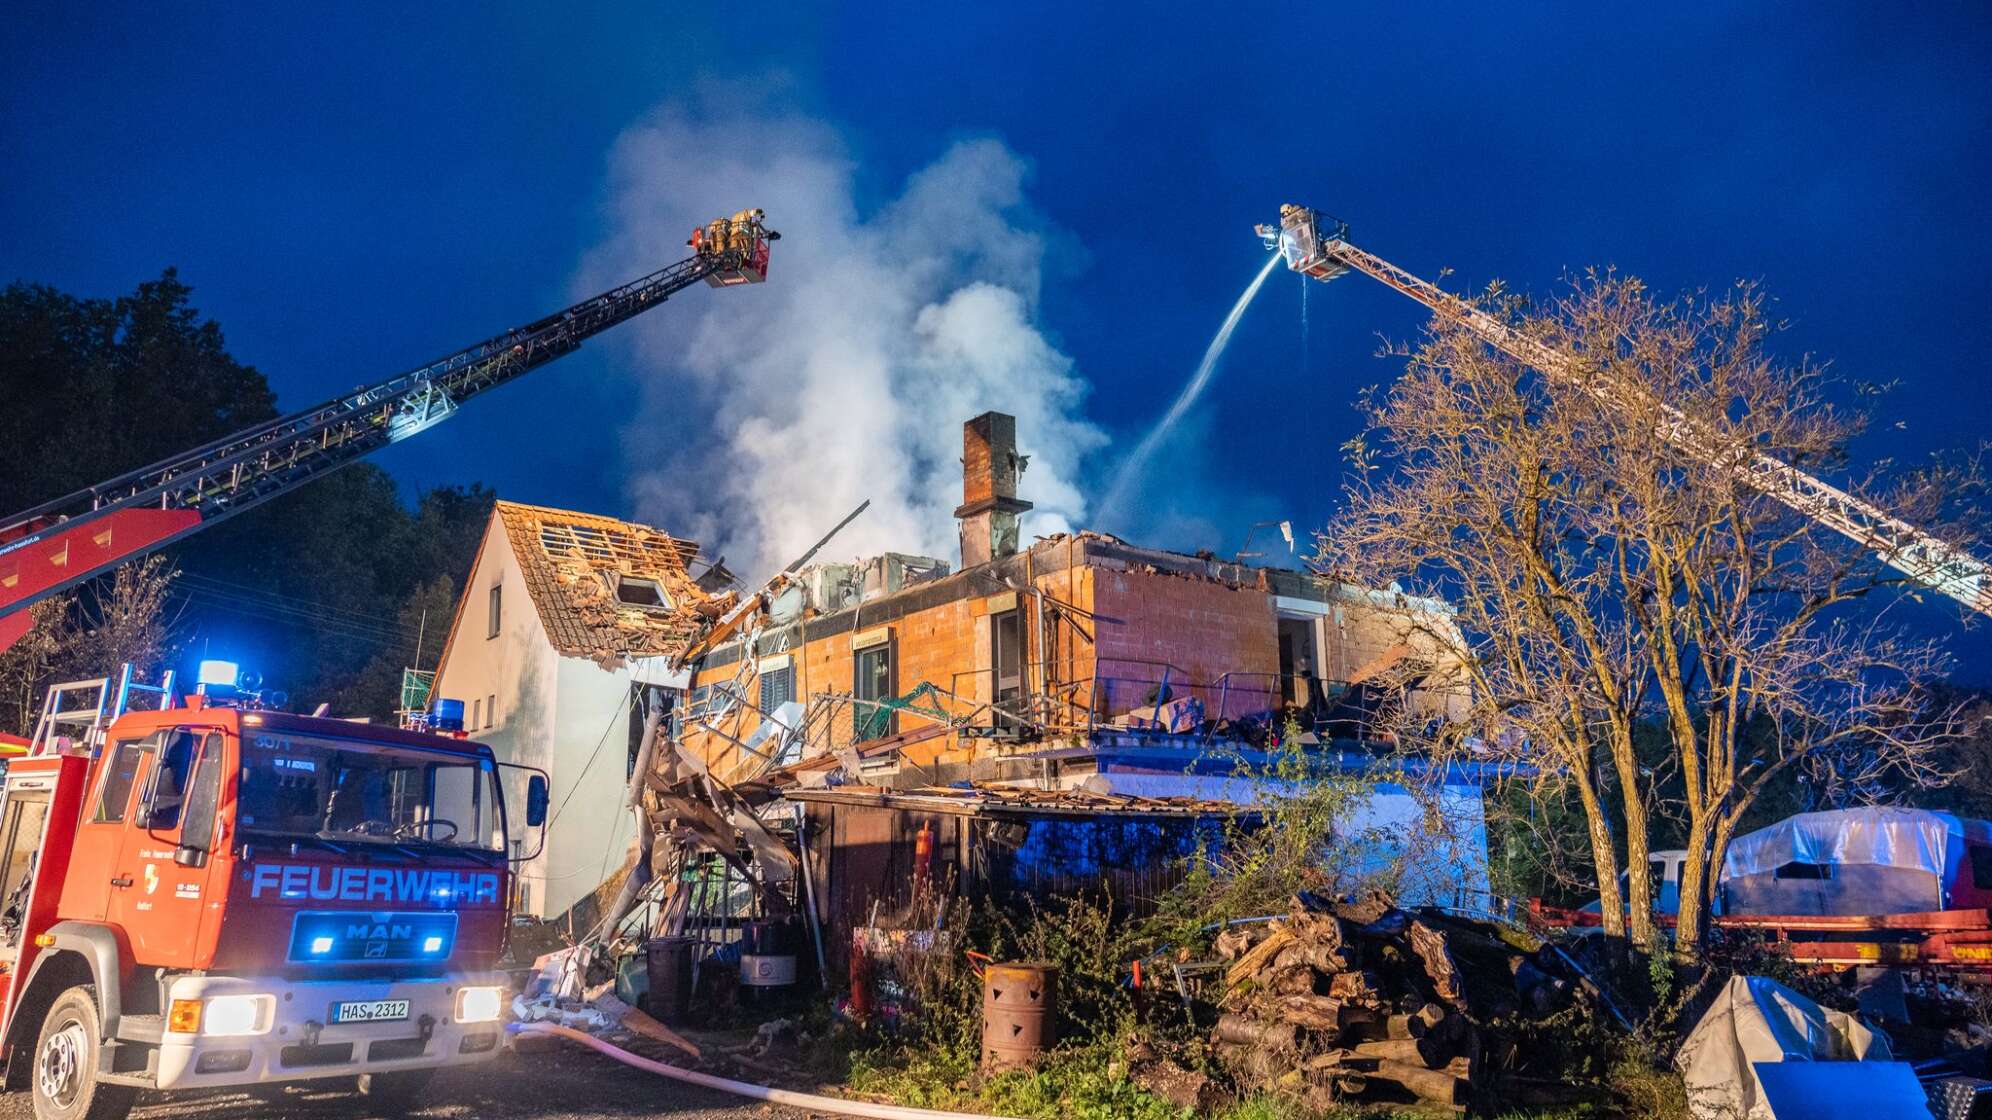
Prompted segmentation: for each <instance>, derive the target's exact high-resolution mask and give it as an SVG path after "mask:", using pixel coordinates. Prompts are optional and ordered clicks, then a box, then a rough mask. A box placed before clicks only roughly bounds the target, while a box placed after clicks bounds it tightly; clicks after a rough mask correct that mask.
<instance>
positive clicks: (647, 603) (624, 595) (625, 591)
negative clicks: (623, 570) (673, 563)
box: [614, 573, 672, 611]
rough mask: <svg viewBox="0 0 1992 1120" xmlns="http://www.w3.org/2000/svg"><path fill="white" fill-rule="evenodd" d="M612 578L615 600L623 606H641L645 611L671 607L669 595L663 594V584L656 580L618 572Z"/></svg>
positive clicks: (664, 609) (665, 609)
mask: <svg viewBox="0 0 1992 1120" xmlns="http://www.w3.org/2000/svg"><path fill="white" fill-rule="evenodd" d="M614 578H615V588H616V602H618V603H621V604H623V605H624V606H630V607H642V608H643V609H644V610H647V611H668V610H671V609H672V603H671V596H669V595H667V594H665V592H664V585H663V584H661V583H659V582H657V581H656V580H654V579H645V578H643V577H642V576H631V575H623V574H620V573H618V574H617V575H616V576H615V577H614Z"/></svg>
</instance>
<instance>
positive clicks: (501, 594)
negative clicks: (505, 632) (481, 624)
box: [484, 581, 505, 641]
mask: <svg viewBox="0 0 1992 1120" xmlns="http://www.w3.org/2000/svg"><path fill="white" fill-rule="evenodd" d="M484 614H485V620H486V621H485V631H484V639H485V641H490V640H491V639H493V638H496V637H497V636H498V634H499V632H500V628H501V627H502V626H503V624H504V619H505V584H504V583H503V582H502V581H501V582H498V583H494V584H492V585H491V591H490V594H489V595H488V596H487V597H486V599H485V608H484Z"/></svg>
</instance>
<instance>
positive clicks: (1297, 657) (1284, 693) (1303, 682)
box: [1279, 617, 1320, 708]
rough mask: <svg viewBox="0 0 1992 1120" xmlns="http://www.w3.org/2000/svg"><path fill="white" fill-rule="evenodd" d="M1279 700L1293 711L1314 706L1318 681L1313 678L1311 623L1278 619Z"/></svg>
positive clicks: (1313, 648) (1300, 620)
mask: <svg viewBox="0 0 1992 1120" xmlns="http://www.w3.org/2000/svg"><path fill="white" fill-rule="evenodd" d="M1279 635H1280V698H1281V699H1282V700H1285V701H1286V702H1287V703H1288V704H1291V705H1293V706H1295V707H1297V708H1305V707H1308V706H1309V705H1311V704H1313V703H1315V697H1314V695H1313V694H1314V692H1315V691H1317V690H1318V687H1319V680H1320V678H1319V677H1317V676H1315V665H1316V664H1317V661H1316V657H1315V644H1314V620H1313V619H1311V618H1284V617H1283V618H1281V619H1280V620H1279Z"/></svg>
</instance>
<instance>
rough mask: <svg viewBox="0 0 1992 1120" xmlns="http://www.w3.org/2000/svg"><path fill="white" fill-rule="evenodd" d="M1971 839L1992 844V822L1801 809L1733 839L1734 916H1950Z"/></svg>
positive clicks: (1727, 891) (1726, 870)
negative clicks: (1942, 912) (1932, 913)
mask: <svg viewBox="0 0 1992 1120" xmlns="http://www.w3.org/2000/svg"><path fill="white" fill-rule="evenodd" d="M1967 841H1969V842H1971V843H1976V844H1986V843H1992V825H1988V824H1986V823H1985V822H1984V821H1974V820H1966V819H1963V818H1959V817H1956V816H1953V815H1951V814H1949V813H1933V812H1926V811H1923V810H1920V809H1896V808H1884V807H1870V808H1865V809H1842V810H1836V811H1832V812H1824V813H1800V814H1798V815H1797V816H1794V817H1790V818H1788V819H1786V820H1782V821H1779V822H1778V823H1777V824H1774V825H1771V826H1770V827H1768V828H1761V829H1758V830H1757V831H1755V832H1752V833H1749V834H1748V835H1745V836H1739V837H1737V838H1736V840H1735V841H1734V842H1732V843H1731V845H1730V847H1729V854H1728V857H1727V858H1726V859H1725V860H1724V861H1723V868H1722V885H1723V891H1724V896H1723V902H1724V905H1725V907H1726V908H1727V911H1728V912H1729V913H1734V914H1903V913H1914V912H1918V911H1924V910H1942V909H1944V908H1945V907H1946V906H1947V905H1948V899H1947V894H1946V892H1947V891H1948V890H1949V888H1950V886H1951V885H1952V883H1953V882H1954V881H1955V880H1956V877H1957V871H1958V868H1959V867H1960V866H1962V865H1963V863H1964V860H1965V846H1966V843H1967Z"/></svg>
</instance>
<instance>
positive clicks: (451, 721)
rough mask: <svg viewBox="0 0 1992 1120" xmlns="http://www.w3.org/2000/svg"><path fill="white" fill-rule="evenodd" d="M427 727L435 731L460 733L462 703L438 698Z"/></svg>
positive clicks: (461, 726) (446, 698) (461, 728)
mask: <svg viewBox="0 0 1992 1120" xmlns="http://www.w3.org/2000/svg"><path fill="white" fill-rule="evenodd" d="M429 726H430V727H432V728H434V729H436V730H437V731H462V730H463V701H461V700H451V699H449V698H448V697H441V698H438V699H437V701H436V707H435V711H434V713H433V714H432V715H431V716H430V718H429Z"/></svg>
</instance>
